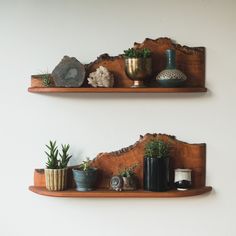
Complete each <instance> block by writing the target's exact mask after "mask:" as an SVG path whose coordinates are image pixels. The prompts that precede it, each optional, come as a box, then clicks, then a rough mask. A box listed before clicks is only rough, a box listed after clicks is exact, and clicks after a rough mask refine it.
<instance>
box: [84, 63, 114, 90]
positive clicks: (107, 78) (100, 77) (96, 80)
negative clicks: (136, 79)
mask: <svg viewBox="0 0 236 236" xmlns="http://www.w3.org/2000/svg"><path fill="white" fill-rule="evenodd" d="M88 83H89V84H91V85H92V86H93V87H105V88H109V87H113V85H114V76H113V74H112V73H110V72H109V71H108V70H107V68H105V67H103V66H99V67H98V68H97V69H96V71H95V72H92V73H90V74H89V77H88Z"/></svg>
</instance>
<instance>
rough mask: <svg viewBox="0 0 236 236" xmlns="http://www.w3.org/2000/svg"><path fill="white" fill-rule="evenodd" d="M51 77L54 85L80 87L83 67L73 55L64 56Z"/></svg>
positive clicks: (83, 76) (82, 79)
mask: <svg viewBox="0 0 236 236" xmlns="http://www.w3.org/2000/svg"><path fill="white" fill-rule="evenodd" d="M52 77H53V79H54V82H55V85H56V87H80V86H81V85H82V84H83V82H84V79H85V67H84V65H83V64H81V63H80V62H79V61H78V60H77V59H76V58H75V57H68V56H64V57H63V59H62V60H61V62H60V63H59V64H58V65H57V66H56V68H55V69H54V70H53V72H52Z"/></svg>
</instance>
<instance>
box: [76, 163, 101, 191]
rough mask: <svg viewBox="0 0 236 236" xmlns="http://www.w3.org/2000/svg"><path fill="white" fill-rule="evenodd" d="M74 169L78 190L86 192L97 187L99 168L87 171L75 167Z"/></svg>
mask: <svg viewBox="0 0 236 236" xmlns="http://www.w3.org/2000/svg"><path fill="white" fill-rule="evenodd" d="M72 171H73V177H74V180H75V183H76V190H77V191H80V192H84V191H92V190H94V189H95V186H96V182H97V169H95V168H93V169H89V170H87V171H83V170H78V169H73V170H72Z"/></svg>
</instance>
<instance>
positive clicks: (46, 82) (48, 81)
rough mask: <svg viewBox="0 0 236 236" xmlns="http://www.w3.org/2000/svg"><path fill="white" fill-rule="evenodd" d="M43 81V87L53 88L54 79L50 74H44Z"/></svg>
mask: <svg viewBox="0 0 236 236" xmlns="http://www.w3.org/2000/svg"><path fill="white" fill-rule="evenodd" d="M42 79H43V86H44V87H51V86H52V78H51V76H50V74H48V73H46V74H42Z"/></svg>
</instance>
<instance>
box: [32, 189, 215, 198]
mask: <svg viewBox="0 0 236 236" xmlns="http://www.w3.org/2000/svg"><path fill="white" fill-rule="evenodd" d="M29 190H30V191H32V192H34V193H37V194H40V195H44V196H50V197H74V198H175V197H190V196H196V195H200V194H204V193H207V192H210V191H211V190H212V187H202V188H197V189H190V190H187V191H177V190H172V191H167V192H146V191H142V190H139V191H130V192H129V191H126V192H116V191H110V190H107V189H99V190H96V191H91V192H77V191H75V190H74V189H69V190H66V191H60V192H54V191H48V190H47V189H46V188H45V187H35V186H30V187H29Z"/></svg>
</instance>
